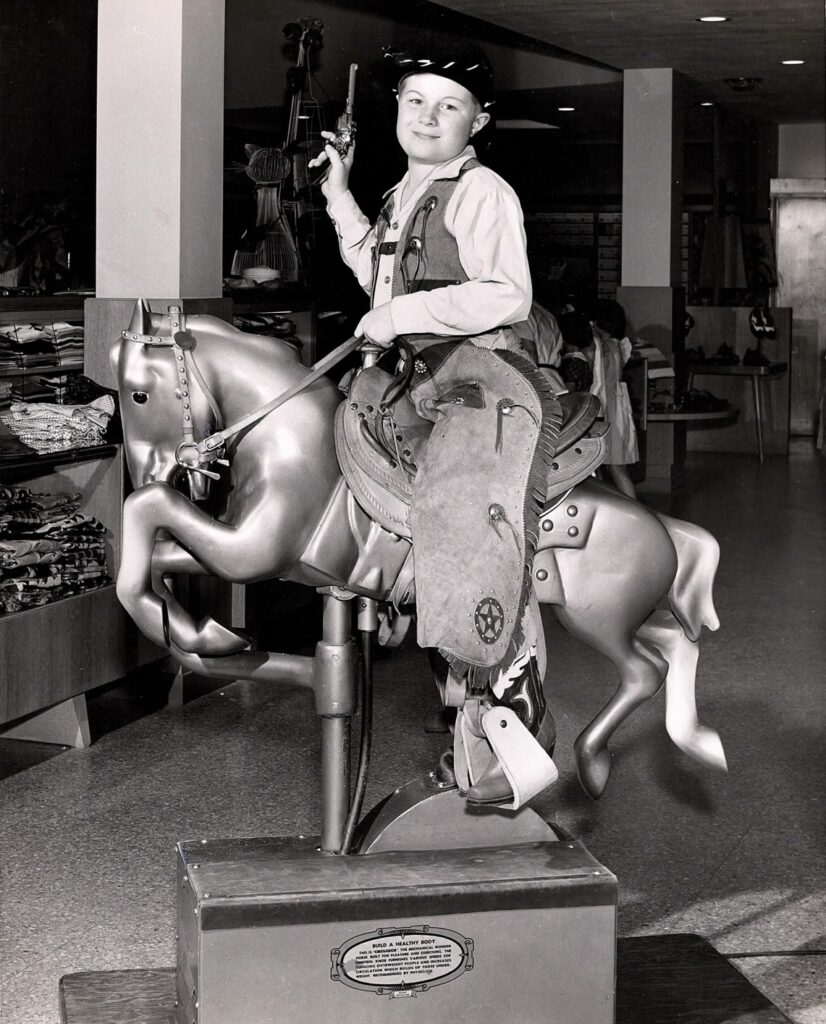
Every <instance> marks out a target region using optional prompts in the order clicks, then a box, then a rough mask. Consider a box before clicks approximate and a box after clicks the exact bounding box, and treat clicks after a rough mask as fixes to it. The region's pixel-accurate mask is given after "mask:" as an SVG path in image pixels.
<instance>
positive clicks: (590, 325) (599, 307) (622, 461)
mask: <svg viewBox="0 0 826 1024" xmlns="http://www.w3.org/2000/svg"><path fill="white" fill-rule="evenodd" d="M559 326H560V329H561V331H562V338H563V341H564V343H565V347H564V350H563V355H562V362H561V365H560V372H561V374H562V379H563V380H564V381H565V383H566V384H567V386H568V388H569V390H571V391H590V392H591V394H592V395H596V397H597V398H598V399H599V401H600V404H601V406H602V417H603V419H604V420H605V421H606V422H607V423H608V424H609V425H610V428H611V429H610V430H609V431H608V435H607V443H608V450H607V454H606V456H605V461H604V462H603V466H604V468H605V471H606V472H607V473H608V475H609V476H610V478H611V480H612V482H613V484H614V486H615V487H616V488H617V490H619V491H621V492H622V493H623V494H626V495H628V497H629V498H636V496H637V494H636V491H635V490H634V484H633V483H632V482H631V477H630V476H629V475H628V470H627V469H626V468H625V467H626V466H627V465H630V464H631V463H634V462H636V461H637V459H638V458H639V454H638V451H637V432H636V429H635V427H634V421H633V419H632V416H631V401H630V399H629V397H628V388H627V386H626V385H625V383H624V382H623V380H622V368H623V366H624V365H625V364H626V362H627V361H628V358H629V356H630V355H631V342H630V341H629V340H628V338H626V337H625V313H624V311H623V309H622V306H620V305H619V303H618V302H612V301H610V300H608V299H600V300H599V301H598V302H597V303H596V306H595V307H594V319H593V320H590V321H589V320H588V318H587V317H585V316H584V315H583V314H582V313H563V315H562V316H561V317H560V318H559Z"/></svg>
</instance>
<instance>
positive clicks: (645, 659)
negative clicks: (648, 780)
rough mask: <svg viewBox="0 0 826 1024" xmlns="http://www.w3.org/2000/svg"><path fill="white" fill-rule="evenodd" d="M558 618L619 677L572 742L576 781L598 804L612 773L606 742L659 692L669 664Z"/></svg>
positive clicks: (631, 642)
mask: <svg viewBox="0 0 826 1024" xmlns="http://www.w3.org/2000/svg"><path fill="white" fill-rule="evenodd" d="M557 617H558V618H559V620H560V622H561V623H562V625H563V626H564V627H565V628H566V629H567V630H569V632H571V633H573V634H574V635H575V636H578V637H579V638H580V639H581V640H584V641H585V643H587V644H588V645H589V646H591V647H593V648H594V649H595V650H597V651H599V652H600V654H604V655H605V656H606V657H607V658H609V659H610V660H611V661H612V662H613V663H614V665H616V667H617V669H618V670H619V673H620V682H619V686H618V687H617V689H616V691H615V693H614V695H613V697H612V698H611V699H610V700H609V701H608V703H607V704H606V705H605V707H604V708H603V709H602V710H601V711H600V712H599V714H598V715H597V716H596V717H595V718H594V720H593V721H592V722H590V723H589V724H588V725H587V726H586V727H585V728H584V729H583V730H582V732H581V733H580V734H579V736H578V737H577V738H576V740H575V742H574V757H575V763H576V772H577V777H578V778H579V781H580V784H581V786H582V788H583V789H584V790H585V792H586V793H587V794H588V795H589V796H591V797H593V798H594V799H595V800H598V799H599V797H601V796H602V794H603V792H604V791H605V787H606V785H607V784H608V777H609V775H610V773H611V754H610V752H609V750H608V740H609V739H610V738H611V736H612V735H613V733H614V732H615V731H616V730H617V729H618V728H619V726H620V725H621V724H622V723H623V722H624V721H625V719H626V718H628V716H629V715H630V714H631V713H632V712H633V711H636V709H637V708H638V707H640V706H641V705H642V704H644V703H645V702H646V701H647V700H650V698H651V697H653V696H654V695H655V694H656V693H657V692H658V691H659V689H660V687H661V686H662V685H663V682H664V681H665V678H666V673H667V671H668V663H667V662H666V660H665V659H664V658H663V657H662V656H661V655H660V653H659V652H658V651H657V650H656V649H655V648H654V647H652V646H650V645H648V644H646V643H642V642H641V641H640V640H638V639H637V638H636V637H631V636H625V635H618V634H616V633H615V634H613V635H611V634H606V633H602V632H600V633H599V634H598V635H589V631H588V630H586V629H584V628H583V623H582V622H579V621H577V619H576V618H575V617H572V616H571V615H570V613H569V612H567V611H565V610H564V609H560V610H558V611H557Z"/></svg>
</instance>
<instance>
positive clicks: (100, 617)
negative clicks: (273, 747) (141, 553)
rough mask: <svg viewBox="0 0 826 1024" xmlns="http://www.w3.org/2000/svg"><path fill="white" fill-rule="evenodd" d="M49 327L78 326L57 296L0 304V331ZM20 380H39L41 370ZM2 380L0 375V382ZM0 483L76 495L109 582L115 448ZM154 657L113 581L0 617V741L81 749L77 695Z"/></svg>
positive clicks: (83, 731)
mask: <svg viewBox="0 0 826 1024" xmlns="http://www.w3.org/2000/svg"><path fill="white" fill-rule="evenodd" d="M24 303H25V305H24ZM56 320H70V321H82V320H83V311H82V308H81V307H80V306H79V305H78V306H72V305H70V304H67V303H66V300H65V299H63V300H60V299H58V298H57V297H54V298H51V299H41V300H37V301H34V300H32V302H31V303H30V302H29V300H10V299H5V300H0V324H2V323H14V322H33V323H43V322H50V321H56ZM81 368H82V367H81V366H76V367H59V368H52V369H53V370H59V371H60V372H65V371H66V370H67V369H81ZM27 372H29V373H32V374H41V375H42V374H43V373H45V372H48V368H40V367H38V368H32V369H31V370H29V371H27ZM5 375H6V374H5V372H4V371H0V377H3V376H5ZM12 375H13V374H12ZM0 482H2V483H3V484H6V485H14V486H20V487H27V488H29V489H30V490H32V491H39V492H47V493H53V492H57V491H64V492H70V493H79V494H81V496H82V501H81V506H80V511H81V512H83V513H85V514H88V515H91V516H94V517H95V518H96V519H99V520H100V521H101V522H102V523H103V524H104V526H105V527H106V531H107V532H106V540H107V545H106V548H107V550H106V562H107V570H108V573H109V575H110V576H111V577H112V579H114V577H115V575H116V573H117V570H118V566H119V564H120V535H121V510H122V508H123V500H124V496H125V487H126V485H127V483H126V473H125V465H124V459H123V451H122V448H121V446H120V445H115V444H108V445H99V446H96V447H91V448H77V449H68V450H65V451H60V452H54V453H51V454H47V455H32V456H31V457H28V458H26V459H23V460H18V459H9V460H6V461H2V462H0ZM163 656H164V652H163V651H161V650H160V649H159V648H157V647H155V646H153V645H152V644H150V643H149V642H148V641H146V640H145V639H144V638H143V637H142V636H141V635H140V634H139V633H138V631H137V629H136V628H135V626H134V625H133V623H132V622H131V620H130V619H129V617H128V616H127V615H126V613H125V611H124V610H123V609H122V608H121V606H120V603H119V601H118V599H117V594H116V593H115V586H114V583H109V584H107V585H105V586H103V587H101V588H99V589H96V590H90V591H87V592H85V593H81V594H76V595H74V596H72V597H67V598H63V599H61V600H58V601H54V602H52V603H51V604H46V605H42V606H40V607H37V608H29V609H26V610H24V611H20V612H14V613H11V614H7V615H0V724H4V725H6V726H7V727H6V728H5V729H4V730H3V733H2V735H4V736H10V737H14V738H18V739H38V740H43V741H51V742H64V743H73V744H74V745H78V746H80V745H85V744H87V743H88V742H89V734H88V723H86V720H85V702H84V699H83V694H84V693H85V692H86V691H87V690H91V689H94V688H95V687H97V686H101V685H103V684H104V683H108V682H112V681H114V680H117V679H120V678H123V677H124V676H125V675H126V674H127V673H128V672H129V671H131V670H132V669H135V668H138V667H139V666H141V665H144V664H147V663H149V662H151V661H154V660H157V659H159V658H161V657H163ZM10 723H14V724H10Z"/></svg>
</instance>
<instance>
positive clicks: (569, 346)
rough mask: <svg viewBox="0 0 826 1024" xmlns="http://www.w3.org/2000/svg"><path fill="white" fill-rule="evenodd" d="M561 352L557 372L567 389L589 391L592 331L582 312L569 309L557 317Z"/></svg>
mask: <svg viewBox="0 0 826 1024" xmlns="http://www.w3.org/2000/svg"><path fill="white" fill-rule="evenodd" d="M559 329H560V334H561V336H562V352H561V355H560V361H559V372H560V374H561V376H562V380H563V381H564V382H565V386H566V387H567V388H568V390H569V391H590V390H591V385H592V384H593V381H594V371H593V366H594V351H595V342H594V332H593V329H592V327H591V323H590V321H589V320H588V318H587V317H586V316H583V315H582V313H576V312H574V311H573V310H570V311H569V312H567V313H563V314H562V315H561V316H560V317H559Z"/></svg>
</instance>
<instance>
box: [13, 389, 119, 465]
mask: <svg viewBox="0 0 826 1024" xmlns="http://www.w3.org/2000/svg"><path fill="white" fill-rule="evenodd" d="M114 411H115V400H114V398H113V397H112V396H111V395H102V396H101V397H100V398H95V399H94V400H93V401H92V402H91V403H90V404H89V405H49V404H46V403H44V402H12V405H11V409H10V411H9V412H7V413H3V414H2V415H1V416H0V419H2V421H3V423H4V424H5V425H6V427H7V428H8V429H9V430H10V431H11V432H12V433H13V434H16V435H17V437H19V438H20V440H21V441H23V443H24V444H27V445H29V447H30V448H33V449H34V450H35V451H36V452H39V453H40V454H41V455H43V454H46V453H48V452H59V451H63V450H64V449H66V448H88V447H89V446H91V445H98V444H103V443H104V435H105V434H106V429H107V427H108V426H109V420H110V419H111V418H112V415H113V414H114Z"/></svg>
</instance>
